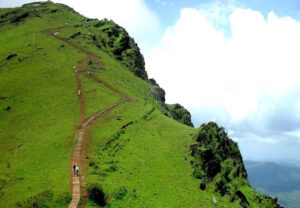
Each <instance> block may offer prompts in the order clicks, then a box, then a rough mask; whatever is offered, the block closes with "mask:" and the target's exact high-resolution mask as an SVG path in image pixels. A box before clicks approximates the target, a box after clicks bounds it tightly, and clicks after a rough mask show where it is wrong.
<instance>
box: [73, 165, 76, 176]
mask: <svg viewBox="0 0 300 208" xmlns="http://www.w3.org/2000/svg"><path fill="white" fill-rule="evenodd" d="M75 173H76V165H75V164H74V165H73V176H75Z"/></svg>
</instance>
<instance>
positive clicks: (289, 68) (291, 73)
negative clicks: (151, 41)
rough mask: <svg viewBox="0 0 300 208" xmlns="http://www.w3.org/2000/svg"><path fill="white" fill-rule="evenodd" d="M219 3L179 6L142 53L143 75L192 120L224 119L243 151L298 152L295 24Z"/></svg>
mask: <svg viewBox="0 0 300 208" xmlns="http://www.w3.org/2000/svg"><path fill="white" fill-rule="evenodd" d="M219 8H220V7H219V6H218V5H217V6H216V4H213V5H212V7H211V8H208V7H207V5H206V7H205V8H204V9H203V8H202V9H190V8H185V9H182V10H181V13H180V18H179V20H178V21H177V22H176V24H174V25H173V26H171V27H169V28H168V29H167V30H166V31H165V33H164V35H163V37H162V39H161V41H160V42H159V43H158V44H157V45H155V46H154V47H153V49H152V50H151V51H150V52H149V53H147V54H146V56H145V57H146V67H147V71H148V74H149V76H150V77H154V78H155V79H156V80H157V81H158V83H159V84H160V85H161V86H162V87H163V88H164V89H165V90H166V98H167V102H169V103H175V102H179V103H181V104H183V105H184V106H185V107H187V108H188V109H189V110H190V111H191V112H192V116H193V121H194V122H195V124H196V125H200V124H201V123H203V122H208V121H210V120H213V121H217V122H218V123H219V124H221V125H223V126H225V128H226V129H228V130H229V132H230V137H232V138H234V140H235V141H238V142H239V145H240V147H241V150H242V153H243V155H244V156H245V157H246V158H250V159H260V160H261V159H272V158H273V159H279V158H289V159H291V158H295V157H300V152H299V151H298V149H299V148H300V146H299V141H300V139H299V136H300V135H299V134H298V132H299V131H300V116H299V115H300V104H299V103H300V100H299V97H300V87H299V86H300V85H299V84H300V76H299V75H300V59H299V52H300V38H299V37H300V23H299V22H297V21H296V20H294V19H292V18H290V17H284V18H279V17H278V16H277V15H276V14H275V13H274V12H272V11H271V12H270V13H269V14H268V16H267V17H266V18H265V17H264V16H263V15H262V14H261V13H260V12H258V11H253V10H251V9H241V8H236V7H235V6H228V7H227V10H226V9H225V10H222V11H220V10H219V11H216V12H212V11H213V10H214V9H217V10H218V9H219ZM218 20H222V21H223V22H224V24H223V26H224V25H226V24H227V26H229V28H230V31H229V32H228V31H223V29H224V27H222V25H221V26H220V25H219V24H216V22H217V21H218ZM226 21H228V22H227V23H226ZM225 23H226V24H225ZM228 33H229V34H231V36H228V35H227V34H228Z"/></svg>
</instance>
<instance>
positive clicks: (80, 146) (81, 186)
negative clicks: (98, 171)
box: [43, 26, 135, 208]
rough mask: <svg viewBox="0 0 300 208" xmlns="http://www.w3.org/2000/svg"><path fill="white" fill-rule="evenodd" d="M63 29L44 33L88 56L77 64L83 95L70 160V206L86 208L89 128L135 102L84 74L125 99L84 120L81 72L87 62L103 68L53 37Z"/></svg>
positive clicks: (75, 46) (78, 87)
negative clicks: (99, 119) (102, 117)
mask: <svg viewBox="0 0 300 208" xmlns="http://www.w3.org/2000/svg"><path fill="white" fill-rule="evenodd" d="M63 27H69V26H63ZM63 27H59V28H53V29H48V30H45V31H43V33H44V34H46V35H49V36H51V37H55V38H57V39H59V40H61V41H63V42H65V43H67V44H69V45H70V46H72V47H74V48H76V49H78V50H80V51H81V52H83V53H85V54H86V55H87V56H86V58H85V59H83V60H82V61H80V62H79V63H78V64H77V66H76V70H75V75H76V81H77V86H76V87H77V89H79V90H80V91H81V93H80V95H78V100H79V103H80V114H79V127H78V130H77V135H78V139H77V141H76V144H75V148H74V152H73V155H72V157H71V160H70V190H71V192H72V201H71V203H70V205H69V208H77V207H78V205H79V202H81V205H80V206H81V207H86V202H87V191H86V187H85V185H86V183H85V178H86V170H85V168H84V160H85V152H86V138H85V135H86V131H87V127H88V126H89V125H91V124H92V122H93V121H94V120H96V119H97V118H98V117H100V116H101V115H103V114H104V113H106V112H108V111H111V110H112V109H113V108H115V107H117V106H118V105H120V104H122V103H124V102H128V101H129V102H134V101H135V100H134V99H133V98H131V97H129V96H128V95H126V94H125V93H123V92H121V91H119V90H118V89H116V88H114V87H112V86H111V85H109V84H107V83H105V82H103V81H102V80H100V79H98V78H97V77H95V76H91V75H88V74H87V73H83V74H84V75H85V76H86V77H88V78H89V79H91V80H93V81H95V82H97V83H99V84H101V85H103V86H105V87H106V88H108V89H110V90H111V91H113V92H115V93H117V94H119V95H121V96H122V97H123V99H122V100H120V101H119V102H117V103H114V104H112V105H111V106H108V107H107V108H106V109H104V110H101V111H99V112H97V113H95V114H94V115H92V116H91V117H90V118H88V119H86V120H84V115H85V111H84V99H83V96H82V90H81V80H80V74H82V72H81V70H82V69H83V67H84V66H85V65H86V64H87V62H88V61H89V60H93V61H94V62H96V63H97V64H98V66H101V63H100V62H99V57H98V56H97V55H96V54H94V53H92V52H90V51H88V50H87V49H85V48H83V47H81V46H79V45H77V44H75V43H73V42H71V41H69V40H67V39H66V38H63V37H59V36H53V35H52V34H53V33H54V32H53V31H55V30H58V29H62V28H63ZM74 164H77V165H78V166H79V172H80V175H79V177H78V176H74V175H73V165H74Z"/></svg>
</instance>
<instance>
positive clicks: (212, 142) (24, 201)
mask: <svg viewBox="0 0 300 208" xmlns="http://www.w3.org/2000/svg"><path fill="white" fill-rule="evenodd" d="M0 33H1V36H0V45H1V47H0V156H1V157H0V207H3V208H6V207H7V208H11V207H25V208H26V207H28V208H29V207H51V208H52V207H54V208H55V207H68V206H69V207H88V208H91V207H101V206H106V207H188V208H192V207H280V206H279V205H278V204H277V202H276V199H272V198H270V197H268V196H264V195H262V194H260V193H258V192H257V191H255V190H254V189H252V188H251V187H250V185H249V183H248V180H247V172H246V170H245V168H244V164H243V160H242V157H241V154H240V152H239V149H238V146H237V144H236V143H235V142H233V141H232V140H230V139H229V138H228V136H227V134H226V131H225V130H224V129H223V128H221V127H218V125H217V124H216V123H213V122H211V123H208V124H203V125H202V126H201V127H200V128H193V124H192V122H191V115H190V113H189V112H188V111H187V110H186V109H185V108H184V107H183V106H181V105H180V104H173V105H170V104H166V103H165V91H164V90H163V89H162V88H161V87H160V86H159V85H158V84H157V83H156V82H155V80H154V79H148V75H147V72H146V71H145V63H144V58H143V55H142V54H141V53H140V50H139V48H138V46H137V44H136V43H135V41H134V40H133V38H131V37H130V36H129V35H128V33H127V32H126V30H125V29H124V28H122V27H120V26H119V25H117V24H116V23H114V22H113V21H111V20H107V19H104V20H97V19H88V18H85V17H84V16H82V15H80V14H79V13H77V12H76V11H74V10H73V9H71V8H69V7H68V6H65V5H62V4H54V3H52V2H50V1H47V2H36V3H30V4H25V5H23V6H22V7H18V8H1V9H0ZM74 163H76V164H78V165H79V177H77V176H74V175H73V172H72V165H73V164H74Z"/></svg>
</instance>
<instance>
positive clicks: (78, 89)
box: [76, 86, 80, 96]
mask: <svg viewBox="0 0 300 208" xmlns="http://www.w3.org/2000/svg"><path fill="white" fill-rule="evenodd" d="M76 90H77V95H78V96H79V95H80V87H79V86H77V88H76Z"/></svg>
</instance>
